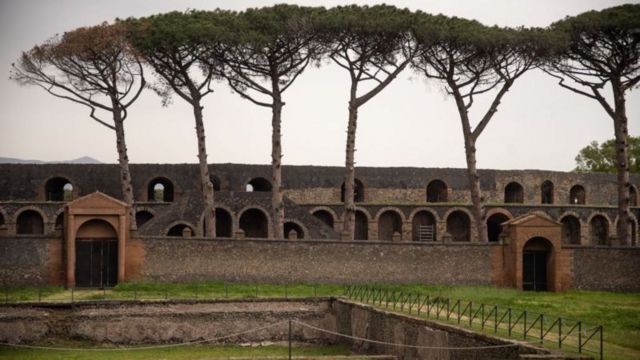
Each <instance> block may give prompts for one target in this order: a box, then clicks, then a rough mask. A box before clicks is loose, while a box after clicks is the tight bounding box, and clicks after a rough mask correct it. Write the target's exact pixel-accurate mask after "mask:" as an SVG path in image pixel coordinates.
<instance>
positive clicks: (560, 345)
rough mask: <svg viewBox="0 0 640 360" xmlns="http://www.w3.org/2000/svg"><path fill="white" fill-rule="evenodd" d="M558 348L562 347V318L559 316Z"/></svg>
mask: <svg viewBox="0 0 640 360" xmlns="http://www.w3.org/2000/svg"><path fill="white" fill-rule="evenodd" d="M558 349H562V318H558Z"/></svg>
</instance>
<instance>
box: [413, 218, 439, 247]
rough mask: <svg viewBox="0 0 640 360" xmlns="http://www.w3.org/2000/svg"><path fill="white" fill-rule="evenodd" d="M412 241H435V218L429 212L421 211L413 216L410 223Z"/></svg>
mask: <svg viewBox="0 0 640 360" xmlns="http://www.w3.org/2000/svg"><path fill="white" fill-rule="evenodd" d="M411 233H412V239H413V241H435V240H436V218H435V216H433V214H432V213H431V212H429V211H426V210H422V211H419V212H417V213H416V214H415V215H413V220H412V221H411Z"/></svg>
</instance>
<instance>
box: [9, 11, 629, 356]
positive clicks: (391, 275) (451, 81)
mask: <svg viewBox="0 0 640 360" xmlns="http://www.w3.org/2000/svg"><path fill="white" fill-rule="evenodd" d="M639 13H640V7H639V6H638V5H637V4H635V5H634V4H627V5H622V6H617V7H611V8H607V9H604V10H602V11H590V12H585V13H582V14H579V15H576V16H573V17H567V18H565V19H558V21H557V22H554V23H553V24H552V25H550V26H548V27H546V28H523V27H522V28H501V27H495V26H494V27H489V26H484V25H482V24H480V23H479V22H477V21H474V20H467V19H463V18H459V17H448V16H445V15H431V14H428V13H424V12H422V11H412V10H408V9H400V8H396V7H393V6H387V5H377V6H356V5H350V6H338V7H333V8H321V7H304V6H294V5H276V6H272V7H265V8H255V9H246V10H243V11H227V10H220V9H217V10H213V11H199V10H191V11H186V12H169V13H164V14H158V15H154V16H147V17H135V18H134V17H129V18H119V19H117V20H115V21H113V22H112V23H102V24H96V25H95V26H91V27H83V28H78V29H75V30H70V31H68V32H65V33H64V34H62V35H57V36H54V37H52V38H51V39H50V40H47V41H46V42H44V43H42V44H39V45H37V46H35V47H33V48H32V49H23V50H24V52H23V53H22V54H21V56H20V57H19V58H18V59H17V60H16V62H15V63H14V64H13V65H12V68H11V79H12V80H13V81H15V82H17V83H19V84H20V85H25V86H29V87H36V88H38V87H39V88H41V89H40V90H41V91H43V92H48V93H50V94H52V95H54V96H55V97H58V98H61V99H59V100H58V101H61V102H62V101H67V102H69V103H70V104H72V103H73V105H74V106H80V107H83V109H85V110H88V111H87V113H89V114H90V115H89V116H87V118H88V119H87V122H89V121H93V122H94V123H97V125H99V126H101V127H103V128H104V132H105V136H111V137H113V138H114V139H115V140H116V145H117V146H116V149H115V150H116V151H114V152H113V153H114V155H116V154H117V159H118V162H117V164H102V163H94V164H69V163H49V164H16V163H13V164H9V163H7V164H0V253H1V254H0V283H1V284H2V286H3V291H4V294H2V296H4V304H3V305H0V342H1V343H2V344H0V345H1V346H0V359H1V358H2V352H4V351H14V350H15V351H16V352H15V353H9V352H7V354H10V355H9V357H11V356H19V355H20V351H22V350H20V348H19V346H23V347H33V348H34V351H37V350H38V349H40V350H44V351H47V350H51V351H58V350H59V349H60V348H64V347H65V346H66V347H67V348H73V347H74V346H69V345H68V344H69V342H70V341H71V342H72V341H78V342H80V345H79V346H80V347H81V348H84V349H85V350H86V349H90V351H93V350H97V351H100V350H105V351H115V350H117V349H120V350H127V351H128V350H132V351H135V348H144V347H149V348H154V347H156V349H162V348H163V347H164V346H168V347H172V346H182V345H184V346H187V345H189V346H187V347H188V348H192V347H193V346H205V345H203V344H217V345H220V344H244V345H246V346H249V347H250V348H251V347H252V346H257V347H261V345H260V344H263V345H264V344H265V343H267V344H277V345H282V346H284V347H283V348H286V347H287V346H288V351H289V353H288V357H289V358H291V357H292V355H291V351H292V345H291V344H292V343H293V344H294V346H293V347H294V352H295V351H297V350H299V349H302V348H305V347H306V346H309V344H313V346H321V345H322V346H328V347H329V348H331V347H336V349H338V350H336V351H337V353H336V354H333V355H322V356H321V355H313V354H310V355H308V356H307V358H316V357H318V358H322V357H323V356H326V357H327V358H342V357H354V358H362V357H373V358H375V357H376V356H377V357H379V358H390V359H391V358H401V359H415V358H420V359H422V358H424V359H449V358H454V359H458V358H461V359H466V358H474V359H475V358H487V359H490V358H564V357H563V356H574V357H576V358H591V357H593V358H634V357H635V356H636V355H639V354H640V345H639V344H637V340H636V341H635V342H634V341H632V340H626V339H624V338H625V337H629V338H633V337H634V336H635V335H638V331H637V329H635V330H633V329H632V328H633V327H632V326H631V327H624V326H622V325H621V326H620V327H619V328H618V327H616V326H612V327H613V330H611V331H612V332H611V334H609V333H607V332H606V330H605V329H608V326H609V323H608V322H607V321H613V322H615V321H618V320H616V319H618V318H617V316H618V315H620V318H621V319H622V318H627V319H637V320H640V313H639V312H638V308H639V307H640V300H639V297H638V293H639V292H640V281H639V280H638V277H637V276H636V274H637V273H638V272H639V271H640V261H639V260H640V237H639V232H640V224H639V220H640V207H639V206H638V201H639V199H638V197H639V194H638V192H639V191H640V175H639V174H638V173H634V172H633V171H630V168H631V169H632V170H633V169H634V167H633V166H635V165H634V164H630V162H632V160H631V159H633V156H634V155H633V153H632V150H630V149H631V147H630V146H629V145H628V144H629V143H631V140H630V139H633V137H630V136H629V130H628V127H629V125H628V123H629V122H631V121H632V120H633V119H636V118H637V114H635V112H636V110H637V109H635V108H631V107H627V108H625V105H624V104H625V100H628V99H631V98H632V97H633V96H637V94H635V92H633V91H631V90H632V89H634V87H635V88H637V86H638V82H639V81H640V80H639V79H640V70H639V69H640V68H639V62H638V61H639V60H638V59H639V57H640V38H639V37H638V31H637V29H638V27H639V26H640V23H638V19H640V16H638V14H639ZM612 29H613V30H612ZM594 39H595V40H594ZM603 44H604V45H603ZM598 46H601V47H598ZM330 62H333V63H334V65H338V66H339V67H340V68H342V70H343V71H345V72H347V73H348V74H349V79H350V81H351V83H350V86H351V92H350V97H349V98H347V99H345V101H347V100H348V101H347V104H348V106H347V107H345V112H344V115H345V116H344V118H345V120H347V118H348V121H345V124H344V125H345V129H346V130H347V134H346V151H345V153H344V157H345V166H340V167H339V166H325V165H289V164H287V163H286V161H284V160H283V153H287V149H286V148H284V149H283V143H282V139H281V136H282V133H286V127H283V124H282V117H283V116H286V111H287V106H285V104H286V102H285V100H286V99H287V95H288V94H289V92H285V91H286V90H288V89H289V86H290V85H292V84H293V83H294V81H296V79H297V78H298V76H299V75H301V74H302V73H303V72H305V75H306V73H307V72H312V71H314V68H313V65H314V64H315V65H317V66H322V64H326V63H330ZM603 64H605V65H603ZM529 71H539V72H540V73H544V74H546V75H547V76H549V77H552V78H554V79H557V80H558V79H559V82H560V86H561V87H565V88H566V90H567V91H569V90H570V92H572V93H573V94H574V96H585V97H587V98H588V99H590V101H594V102H596V103H597V104H599V106H600V105H601V110H602V117H603V120H602V121H607V122H608V123H609V124H610V125H614V126H612V127H611V130H613V131H611V134H612V135H614V136H615V140H614V141H613V144H614V145H615V155H613V160H612V162H613V165H612V168H611V171H609V173H604V172H592V171H550V170H492V169H483V168H480V169H478V168H477V165H476V153H477V154H482V150H483V149H482V147H480V146H478V147H477V146H476V143H477V141H478V139H479V138H480V137H481V135H482V134H483V130H484V129H485V127H487V125H488V124H489V122H490V121H491V120H492V118H493V117H494V115H495V114H496V113H497V112H498V108H499V106H502V105H501V103H502V102H508V101H509V95H512V94H508V92H509V91H510V90H511V87H512V86H514V87H515V86H517V84H518V81H520V76H521V75H523V74H524V73H525V72H529ZM403 72H413V74H416V75H415V76H422V77H423V78H424V79H426V81H432V82H439V83H440V84H441V86H442V87H443V89H444V93H445V95H446V97H447V99H448V101H450V102H451V103H452V104H453V103H455V104H456V105H455V106H456V108H457V111H458V114H457V115H458V116H459V119H452V120H455V121H456V122H460V123H461V124H462V132H461V134H460V137H461V138H463V139H464V142H463V145H464V146H462V145H461V146H459V147H455V148H454V147H453V146H451V148H448V149H442V150H443V151H447V152H453V151H458V152H460V153H464V154H465V161H466V165H467V166H466V168H435V167H411V166H406V167H373V166H360V165H356V164H357V153H356V151H355V150H356V146H355V145H356V133H357V131H358V128H357V126H358V124H359V123H358V121H359V120H363V121H366V120H364V119H363V116H362V113H359V110H361V109H362V108H363V107H364V106H366V105H368V102H369V101H371V102H374V101H376V99H375V97H376V96H377V95H378V94H379V93H382V92H385V91H391V89H387V87H388V85H389V84H390V83H391V82H392V81H394V80H395V79H396V78H397V77H398V75H399V74H401V73H403ZM301 76H304V75H301ZM594 78H595V80H594ZM220 83H221V84H224V85H225V86H228V87H229V88H230V89H231V90H232V91H233V93H234V94H236V95H238V96H239V97H240V98H242V99H243V100H244V101H245V102H246V104H247V106H260V107H263V108H266V109H268V111H269V113H270V116H269V117H270V119H269V120H270V124H271V133H265V134H263V135H264V136H265V137H269V138H270V139H271V144H270V145H271V155H270V158H271V160H272V163H271V164H269V165H254V164H241V163H210V162H209V161H208V160H207V159H208V155H210V154H211V153H212V152H215V151H216V150H215V143H214V144H213V148H212V147H211V143H207V142H206V141H205V134H208V131H209V130H210V129H209V128H207V126H208V125H207V124H208V123H207V122H206V120H207V116H206V115H207V114H208V113H204V115H203V101H204V98H205V96H207V95H209V94H210V93H211V92H212V87H213V86H221V85H218V84H220ZM365 84H366V85H365ZM371 84H373V85H371ZM342 85H343V86H345V85H349V84H342ZM603 88H604V89H606V90H607V91H611V90H613V91H612V92H613V97H610V96H609V95H608V93H607V94H606V95H604V94H603V93H604V90H603ZM294 89H295V88H294ZM152 90H154V91H155V92H156V94H158V95H159V96H160V97H161V99H162V100H163V102H166V103H170V102H178V101H183V102H184V104H183V105H184V106H186V107H188V108H189V109H190V111H191V113H190V114H189V117H188V118H187V119H186V120H188V121H189V123H190V124H193V121H194V120H195V130H196V131H195V132H194V134H193V135H195V136H196V138H197V142H196V143H197V155H198V157H197V158H195V157H194V158H193V161H192V163H189V164H187V163H176V164H171V163H157V164H154V163H131V164H130V163H129V155H128V153H127V151H128V146H131V143H130V142H127V137H126V131H125V124H126V125H127V126H128V124H129V123H130V121H135V120H133V119H134V118H135V116H136V113H135V110H136V108H135V106H132V104H134V103H135V102H136V101H137V100H138V98H139V96H140V94H141V93H143V92H146V91H147V92H148V91H152ZM290 91H295V90H290ZM484 96H486V97H488V99H489V100H488V101H486V104H488V108H487V109H486V110H485V111H486V112H483V113H481V115H482V116H480V117H478V119H476V118H475V117H474V116H476V117H477V115H478V113H477V112H475V111H474V112H471V111H470V109H471V108H472V106H476V107H477V106H478V105H477V104H475V103H474V99H477V98H480V97H484ZM452 106H453V105H452ZM474 109H476V108H475V107H474ZM347 115H348V116H347ZM472 115H473V116H472ZM627 117H628V119H627ZM125 119H127V122H125ZM186 120H185V122H186ZM612 120H613V121H612ZM495 126H497V125H495ZM34 131H37V130H36V129H34ZM114 135H115V136H114ZM518 136H524V135H523V134H519V135H518ZM567 136H570V135H567ZM628 139H629V140H628ZM380 142H381V143H382V142H384V139H381V140H380ZM241 149H242V146H240V145H239V146H238V151H242V150H241ZM194 150H196V149H194ZM434 155H435V154H434ZM284 159H285V160H286V158H284ZM196 162H197V163H196ZM180 289H182V290H180ZM185 289H188V290H185ZM234 289H235V290H234ZM238 289H240V290H238ZM457 289H466V290H457ZM469 289H470V290H469ZM153 291H156V293H155V294H153ZM456 291H469V292H468V293H465V295H455V294H456ZM492 291H497V292H500V291H505V292H506V294H509V295H507V296H508V297H512V298H510V299H509V302H506V301H507V300H505V299H501V298H499V297H498V298H493V297H492V296H493V295H487V294H489V293H490V292H492ZM474 292H475V293H476V294H475V296H476V298H474ZM485 292H486V293H485ZM145 294H146V295H145ZM594 294H599V295H598V296H600V295H601V296H603V298H604V299H606V298H607V297H608V296H610V297H611V300H610V304H614V305H612V307H613V308H614V309H607V310H603V311H604V314H605V315H602V314H599V315H598V316H594V317H590V316H591V315H593V314H591V313H588V312H585V315H584V316H586V318H585V319H586V320H584V319H575V316H582V315H580V314H582V313H580V312H577V314H578V315H575V313H574V310H573V309H572V308H570V307H569V308H567V306H568V305H567V303H563V304H562V305H558V307H555V306H556V305H555V304H556V303H555V301H560V302H561V301H568V302H569V303H571V301H577V302H578V303H579V302H580V301H582V300H581V299H583V298H584V301H585V303H584V304H585V305H584V307H585V308H589V307H594V306H596V305H594V304H591V303H589V301H591V300H589V299H591V297H592V296H596V295H594ZM145 296H146V298H145ZM455 296H464V297H465V298H455ZM483 296H484V297H483ZM496 296H497V295H496ZM500 296H502V295H500ZM543 297H544V298H543ZM574 297H575V298H574ZM567 298H568V299H573V300H566V299H567ZM519 299H522V301H523V304H528V305H525V306H532V308H529V309H532V310H527V309H521V308H519V307H518V301H519ZM536 299H538V300H536ZM558 299H560V300H558ZM501 301H505V302H504V303H503V302H501ZM546 301H549V303H548V304H546V305H545V302H546ZM485 302H486V303H485ZM529 302H530V303H529ZM618 302H620V303H618ZM604 303H605V304H604V305H603V304H602V303H600V304H599V305H597V306H604V307H605V308H606V300H605V301H604ZM623 303H624V304H625V305H622V304H623ZM532 304H533V305H532ZM536 304H537V305H536ZM541 304H542V305H541ZM587 304H589V305H587ZM520 306H522V305H520ZM545 306H546V307H545ZM575 307H576V308H578V307H580V306H577V305H576V306H575ZM591 310H593V308H591ZM609 310H610V311H611V313H610V316H609V318H608V319H607V315H606V314H607V313H606V311H609ZM627 311H628V312H627ZM594 321H595V323H594ZM605 322H606V324H607V325H605V326H603V324H604V323H605ZM465 324H467V325H468V326H467V325H465ZM563 324H564V325H563ZM514 334H517V336H516V335H514ZM627 335H628V336H627ZM620 338H623V339H622V340H620ZM256 344H258V345H256ZM563 345H564V347H563ZM207 346H208V345H207ZM13 347H18V350H16V349H14V348H13ZM267 347H268V345H267ZM608 349H610V352H608V353H607V351H608ZM23 350H24V349H23ZM76 350H78V349H76ZM24 351H27V350H24ZM78 351H82V349H80V350H78ZM562 351H566V353H565V354H563V353H562ZM108 354H110V355H109V356H112V355H113V354H115V353H108ZM566 354H569V355H566ZM608 354H609V355H608ZM126 356H127V355H125V357H126ZM150 356H152V357H153V356H159V355H157V354H156V355H150ZM184 356H187V355H184ZM189 356H191V355H189ZM207 356H210V355H206V354H204V355H202V357H203V358H206V357H207ZM226 356H229V355H226ZM242 356H245V354H244V353H243V355H242ZM246 356H251V355H246Z"/></svg>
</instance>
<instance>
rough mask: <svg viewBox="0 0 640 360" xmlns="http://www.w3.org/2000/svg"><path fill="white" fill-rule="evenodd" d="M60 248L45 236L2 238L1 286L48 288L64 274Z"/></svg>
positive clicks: (0, 258)
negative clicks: (37, 286) (53, 279)
mask: <svg viewBox="0 0 640 360" xmlns="http://www.w3.org/2000/svg"><path fill="white" fill-rule="evenodd" d="M61 245H62V240H60V239H57V240H56V239H52V238H50V237H47V236H44V235H29V236H21V237H11V238H0V286H19V285H46V284H49V283H50V281H51V277H52V276H51V274H50V273H54V274H58V275H59V273H60V271H61V270H62V268H61V266H60V265H61V263H60V261H61V260H62V252H61ZM58 259H59V261H57V263H58V265H53V266H52V264H51V263H52V262H56V260H58ZM54 276H55V275H54Z"/></svg>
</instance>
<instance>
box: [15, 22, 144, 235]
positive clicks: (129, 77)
mask: <svg viewBox="0 0 640 360" xmlns="http://www.w3.org/2000/svg"><path fill="white" fill-rule="evenodd" d="M11 78H12V79H13V80H15V81H17V82H18V83H20V84H23V85H36V86H39V87H41V88H42V89H44V90H46V91H47V92H48V93H50V94H51V95H53V96H56V97H59V98H62V99H66V100H70V101H73V102H75V103H78V104H81V105H84V106H87V107H88V108H89V109H90V111H91V112H90V114H89V116H90V117H91V118H92V119H93V120H95V121H97V122H98V123H99V124H101V125H104V126H105V127H107V128H109V129H111V130H113V131H115V133H116V148H117V151H118V164H119V166H120V186H121V190H122V195H123V196H124V201H125V202H126V203H127V204H128V205H129V207H130V210H131V216H130V219H131V225H132V227H133V228H135V226H136V225H135V216H134V215H133V190H132V187H131V172H130V171H129V158H128V156H127V145H126V142H125V133H124V121H125V119H126V118H127V115H128V113H127V109H128V108H129V106H131V105H132V104H133V103H134V102H135V101H136V100H137V99H138V96H139V95H140V93H141V92H142V89H143V88H144V87H145V79H144V76H143V66H142V64H141V62H140V60H139V59H138V57H137V56H136V55H135V54H134V53H133V52H132V51H131V49H130V47H129V45H128V42H127V41H126V37H125V29H124V28H123V27H122V26H121V25H120V24H115V25H108V24H106V23H103V24H102V25H98V26H94V27H87V28H79V29H76V30H74V31H70V32H67V33H65V34H64V35H62V36H61V37H54V38H52V39H50V40H49V41H47V42H46V43H45V44H43V45H40V46H36V47H34V48H33V49H31V50H30V51H28V52H23V53H22V56H21V57H20V59H19V61H18V63H17V64H13V66H12V71H11ZM101 113H108V114H110V115H109V116H110V119H108V118H106V117H103V116H101Z"/></svg>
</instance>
